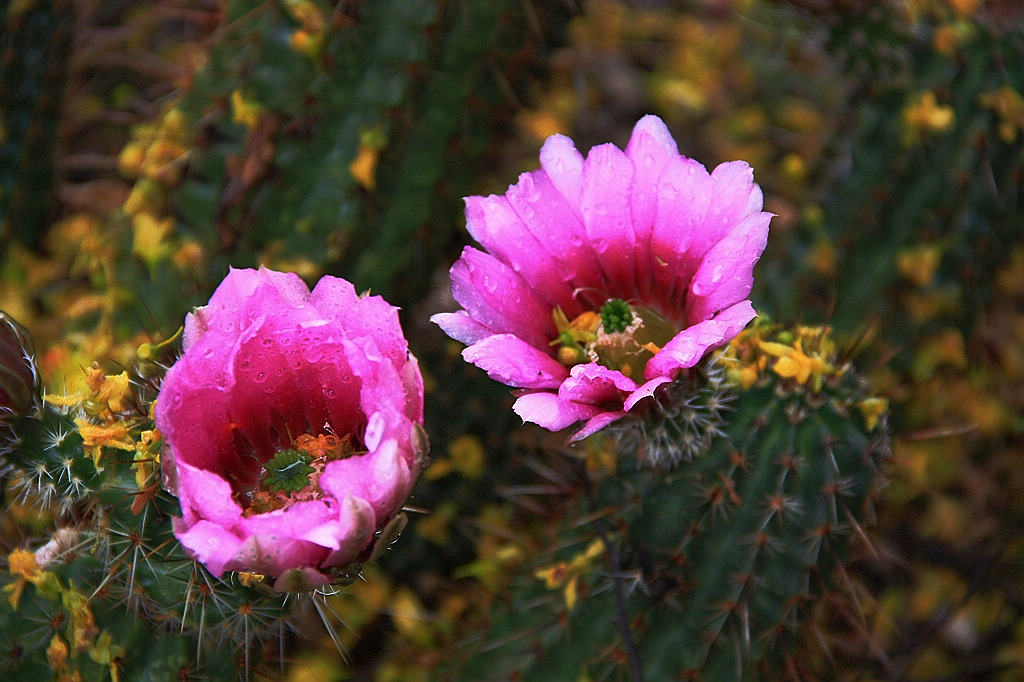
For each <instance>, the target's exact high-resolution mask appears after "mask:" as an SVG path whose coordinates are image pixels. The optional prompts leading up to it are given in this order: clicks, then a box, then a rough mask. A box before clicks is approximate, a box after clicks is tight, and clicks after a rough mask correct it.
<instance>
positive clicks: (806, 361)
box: [772, 339, 835, 391]
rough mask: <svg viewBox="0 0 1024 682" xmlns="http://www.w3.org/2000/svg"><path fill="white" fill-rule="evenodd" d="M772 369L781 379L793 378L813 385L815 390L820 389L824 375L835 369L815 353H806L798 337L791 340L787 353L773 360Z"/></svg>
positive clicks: (798, 381) (801, 382) (806, 384)
mask: <svg viewBox="0 0 1024 682" xmlns="http://www.w3.org/2000/svg"><path fill="white" fill-rule="evenodd" d="M772 369H773V370H774V371H775V373H776V374H778V375H779V376H780V377H782V378H783V379H795V380H796V381H797V383H800V384H803V385H805V386H810V387H813V388H814V390H815V391H820V390H821V385H822V383H823V382H824V380H825V377H826V376H827V375H831V374H832V373H833V372H834V371H835V368H834V367H833V366H832V365H831V364H830V363H828V362H826V361H825V360H824V359H822V358H821V357H820V356H819V355H818V354H817V353H815V354H812V355H807V354H806V353H805V352H804V350H803V343H802V341H801V340H800V339H797V340H796V341H794V342H793V348H792V349H791V350H790V352H789V353H787V354H786V355H785V356H783V357H780V358H779V359H778V360H776V361H775V365H774V366H773V367H772Z"/></svg>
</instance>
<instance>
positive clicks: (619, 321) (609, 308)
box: [601, 298, 633, 334]
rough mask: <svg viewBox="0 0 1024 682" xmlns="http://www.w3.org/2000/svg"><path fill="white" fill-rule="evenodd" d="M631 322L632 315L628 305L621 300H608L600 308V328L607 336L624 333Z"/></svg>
mask: <svg viewBox="0 0 1024 682" xmlns="http://www.w3.org/2000/svg"><path fill="white" fill-rule="evenodd" d="M631 322H633V313H632V312H631V311H630V309H629V304H628V303H626V302H625V301H623V300H622V299H621V298H609V299H608V300H607V301H606V302H605V304H604V305H603V306H601V326H602V327H604V331H605V333H607V334H613V333H615V332H623V331H626V328H627V327H629V325H630V323H631Z"/></svg>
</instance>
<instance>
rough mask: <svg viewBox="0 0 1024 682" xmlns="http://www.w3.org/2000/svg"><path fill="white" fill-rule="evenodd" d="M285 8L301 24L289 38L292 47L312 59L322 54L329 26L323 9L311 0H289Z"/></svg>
mask: <svg viewBox="0 0 1024 682" xmlns="http://www.w3.org/2000/svg"><path fill="white" fill-rule="evenodd" d="M284 8H285V10H287V12H288V14H290V15H291V17H292V19H294V20H295V21H296V22H297V23H298V24H299V28H297V29H296V30H295V31H294V32H293V33H292V35H291V37H290V38H289V39H288V42H289V44H290V45H291V46H292V49H293V50H295V51H296V52H299V53H301V54H304V55H306V56H307V57H309V58H310V59H315V58H317V57H318V56H320V51H321V50H322V49H323V46H324V40H325V39H326V37H327V28H328V23H327V17H325V16H324V13H323V11H321V9H320V8H319V7H318V6H317V5H316V4H315V3H312V2H310V1H309V0H287V1H286V2H285V3H284Z"/></svg>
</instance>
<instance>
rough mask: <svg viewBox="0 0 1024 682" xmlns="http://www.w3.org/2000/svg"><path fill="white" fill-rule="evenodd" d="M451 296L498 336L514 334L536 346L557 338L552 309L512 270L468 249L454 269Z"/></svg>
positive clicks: (491, 257) (488, 256)
mask: <svg viewBox="0 0 1024 682" xmlns="http://www.w3.org/2000/svg"><path fill="white" fill-rule="evenodd" d="M451 281H452V297H453V298H454V299H455V300H456V301H457V302H458V303H459V304H460V305H462V307H463V308H465V309H466V312H468V313H469V314H470V315H472V316H473V318H474V319H475V320H477V321H478V322H480V323H481V324H483V325H484V326H486V327H488V328H490V329H493V330H494V333H496V334H514V335H516V336H518V337H519V338H521V339H523V340H524V341H526V342H527V343H529V344H530V345H533V346H544V345H546V344H547V343H548V341H549V340H551V339H552V338H554V337H555V335H556V334H555V325H554V322H553V321H552V319H551V309H550V308H548V307H547V306H546V305H545V304H544V303H542V302H541V301H540V300H539V299H538V298H537V296H536V295H535V294H534V292H533V288H532V287H531V286H530V285H529V284H527V283H526V282H525V281H524V280H523V278H522V277H520V276H519V275H518V274H516V273H515V272H514V271H513V270H512V269H511V268H510V267H508V266H507V265H505V264H504V263H502V262H501V261H499V260H498V259H497V258H495V257H494V256H491V255H490V254H486V253H483V252H481V251H477V250H476V249H474V248H472V247H468V246H467V247H466V248H465V249H463V251H462V257H461V258H459V260H457V261H456V262H455V264H454V265H453V266H452V269H451Z"/></svg>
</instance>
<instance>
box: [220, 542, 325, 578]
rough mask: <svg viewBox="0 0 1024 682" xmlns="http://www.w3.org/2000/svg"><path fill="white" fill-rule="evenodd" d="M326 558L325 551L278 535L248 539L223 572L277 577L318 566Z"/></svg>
mask: <svg viewBox="0 0 1024 682" xmlns="http://www.w3.org/2000/svg"><path fill="white" fill-rule="evenodd" d="M329 554H330V552H329V551H328V550H327V549H325V548H324V547H321V546H320V545H317V544H314V543H312V542H306V541H304V540H296V539H294V538H291V537H285V536H279V535H250V536H249V537H247V538H246V539H245V540H244V541H243V542H242V546H241V547H239V548H238V551H237V552H236V553H235V556H234V558H233V559H232V560H231V561H229V562H227V563H226V564H225V565H224V568H226V569H228V570H231V571H252V572H254V573H262V574H263V575H270V576H276V575H279V574H281V573H282V572H283V571H286V570H288V569H290V568H297V567H299V566H318V565H320V564H321V562H323V560H324V559H326V558H327V556H328V555H329Z"/></svg>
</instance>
